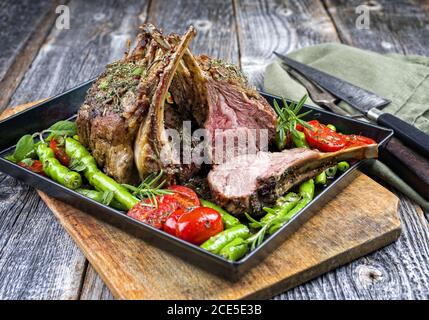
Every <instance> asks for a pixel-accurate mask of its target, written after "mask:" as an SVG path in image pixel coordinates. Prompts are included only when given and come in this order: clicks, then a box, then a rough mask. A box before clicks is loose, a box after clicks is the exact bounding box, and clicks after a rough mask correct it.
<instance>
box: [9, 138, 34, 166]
mask: <svg viewBox="0 0 429 320" xmlns="http://www.w3.org/2000/svg"><path fill="white" fill-rule="evenodd" d="M33 156H34V141H33V136H32V135H30V134H26V135H25V136H22V137H21V139H19V140H18V143H17V144H16V147H15V151H14V153H13V154H10V155H7V156H6V157H5V158H6V159H7V160H9V161H12V162H15V163H17V162H20V161H22V160H23V159H26V158H32V157H33Z"/></svg>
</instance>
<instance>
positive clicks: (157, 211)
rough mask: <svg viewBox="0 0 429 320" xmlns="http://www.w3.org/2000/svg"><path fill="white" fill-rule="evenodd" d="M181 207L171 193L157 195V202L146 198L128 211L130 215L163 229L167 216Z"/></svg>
mask: <svg viewBox="0 0 429 320" xmlns="http://www.w3.org/2000/svg"><path fill="white" fill-rule="evenodd" d="M178 208H179V203H178V202H177V200H176V199H175V198H174V197H172V196H171V195H164V196H158V197H157V204H155V203H151V201H150V200H149V199H145V200H142V201H140V202H139V203H137V204H136V205H135V206H134V207H133V208H131V209H130V210H129V211H128V215H129V216H130V217H132V218H134V219H137V220H139V221H142V222H144V223H147V224H150V225H151V226H153V227H155V228H157V229H161V228H162V225H163V224H164V222H165V221H166V220H167V218H168V217H169V216H170V215H171V214H172V213H173V212H174V211H176V210H177V209H178Z"/></svg>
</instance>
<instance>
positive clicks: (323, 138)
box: [303, 120, 346, 152]
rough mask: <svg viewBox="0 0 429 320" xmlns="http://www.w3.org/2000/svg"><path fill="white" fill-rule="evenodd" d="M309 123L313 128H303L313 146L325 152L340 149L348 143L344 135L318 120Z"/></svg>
mask: <svg viewBox="0 0 429 320" xmlns="http://www.w3.org/2000/svg"><path fill="white" fill-rule="evenodd" d="M308 124H309V125H310V126H311V127H312V129H308V128H303V130H304V134H305V138H306V139H307V142H308V144H309V145H310V147H312V148H316V149H318V150H320V151H323V152H333V151H338V150H340V149H342V148H344V146H345V145H346V141H345V139H344V135H341V134H339V133H337V132H335V131H334V130H331V129H329V128H328V127H327V126H325V125H324V124H321V123H319V121H317V120H311V121H309V122H308Z"/></svg>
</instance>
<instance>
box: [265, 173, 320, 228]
mask: <svg viewBox="0 0 429 320" xmlns="http://www.w3.org/2000/svg"><path fill="white" fill-rule="evenodd" d="M299 194H300V195H301V197H302V198H301V200H299V202H298V203H297V204H296V206H294V207H293V209H291V210H290V211H287V212H285V213H284V214H282V215H278V216H277V217H276V219H275V223H274V224H273V225H272V226H270V227H269V229H268V234H273V233H274V232H276V231H277V230H278V229H280V227H281V226H283V225H284V224H285V223H286V222H288V221H289V220H290V219H291V218H292V217H293V216H294V215H296V214H297V213H298V212H299V211H301V209H303V208H304V207H305V206H306V205H307V204H308V203H310V202H311V200H313V197H314V180H313V179H310V180H307V181H305V182H303V183H301V185H300V186H299ZM273 221H274V220H273Z"/></svg>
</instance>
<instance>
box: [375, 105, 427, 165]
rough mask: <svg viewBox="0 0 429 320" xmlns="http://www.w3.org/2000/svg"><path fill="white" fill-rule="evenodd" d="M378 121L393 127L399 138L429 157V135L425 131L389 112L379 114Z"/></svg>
mask: <svg viewBox="0 0 429 320" xmlns="http://www.w3.org/2000/svg"><path fill="white" fill-rule="evenodd" d="M377 122H378V123H379V124H380V125H382V126H385V127H388V128H390V129H393V131H394V132H395V133H394V134H395V136H396V137H397V138H398V139H399V140H401V141H402V142H403V143H405V144H406V145H408V146H409V147H411V148H413V149H415V150H416V151H418V152H420V153H421V154H422V155H423V156H425V157H426V158H427V159H429V136H428V135H427V134H425V133H424V132H423V131H420V130H419V129H417V128H416V127H414V126H412V125H410V124H408V123H406V122H405V121H403V120H401V119H399V118H398V117H395V116H394V115H391V114H389V113H382V114H381V115H379V116H378V119H377Z"/></svg>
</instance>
